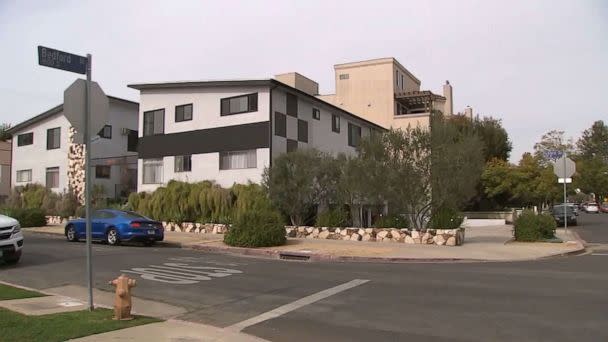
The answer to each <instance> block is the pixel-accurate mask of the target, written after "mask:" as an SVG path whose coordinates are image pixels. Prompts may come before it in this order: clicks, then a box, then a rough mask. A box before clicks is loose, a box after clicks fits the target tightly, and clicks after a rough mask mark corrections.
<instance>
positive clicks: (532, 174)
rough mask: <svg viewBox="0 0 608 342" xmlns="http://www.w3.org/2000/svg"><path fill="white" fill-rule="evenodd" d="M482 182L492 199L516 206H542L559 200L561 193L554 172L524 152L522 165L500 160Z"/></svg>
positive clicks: (490, 168)
mask: <svg viewBox="0 0 608 342" xmlns="http://www.w3.org/2000/svg"><path fill="white" fill-rule="evenodd" d="M482 183H483V185H484V190H485V192H486V194H487V195H488V197H490V198H492V199H498V201H501V202H503V203H511V204H514V205H523V206H534V205H537V206H541V207H542V206H543V205H545V204H550V203H552V202H553V201H555V200H557V199H559V196H560V194H561V188H560V187H559V185H558V184H557V182H556V180H555V175H554V174H553V169H552V168H551V167H549V166H546V165H544V164H543V163H542V161H541V159H540V158H539V157H538V156H533V155H531V154H530V153H524V155H523V156H522V158H521V160H520V162H519V164H518V165H512V164H509V163H508V162H506V161H502V160H496V159H495V160H492V161H490V162H489V163H488V164H486V168H485V170H484V172H483V175H482Z"/></svg>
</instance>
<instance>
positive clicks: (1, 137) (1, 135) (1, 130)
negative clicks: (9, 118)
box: [0, 123, 11, 141]
mask: <svg viewBox="0 0 608 342" xmlns="http://www.w3.org/2000/svg"><path fill="white" fill-rule="evenodd" d="M10 128H11V124H9V123H3V124H0V141H6V140H8V139H10V138H11V135H10V134H9V133H8V130H9V129H10Z"/></svg>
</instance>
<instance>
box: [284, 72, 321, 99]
mask: <svg viewBox="0 0 608 342" xmlns="http://www.w3.org/2000/svg"><path fill="white" fill-rule="evenodd" d="M274 78H275V79H276V80H277V81H279V82H281V83H285V84H287V85H288V86H291V87H294V88H296V89H298V90H301V91H303V92H305V93H307V94H309V95H312V96H316V95H319V84H318V83H317V82H315V81H313V80H311V79H310V78H308V77H306V76H304V75H301V74H298V73H297V72H289V73H286V74H280V75H275V76H274Z"/></svg>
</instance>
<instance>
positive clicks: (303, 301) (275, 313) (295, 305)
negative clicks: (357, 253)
mask: <svg viewBox="0 0 608 342" xmlns="http://www.w3.org/2000/svg"><path fill="white" fill-rule="evenodd" d="M368 281H369V280H366V279H354V280H351V281H349V282H348V283H344V284H341V285H338V286H334V287H332V288H329V289H327V290H323V291H320V292H317V293H314V294H312V295H310V296H307V297H304V298H300V299H298V300H296V301H295V302H291V303H289V304H285V305H283V306H280V307H278V308H276V309H274V310H270V311H268V312H265V313H263V314H261V315H258V316H255V317H252V318H249V319H247V320H244V321H242V322H239V323H236V324H233V325H231V326H229V327H227V328H226V329H227V330H231V331H237V332H238V331H241V330H243V329H245V328H247V327H250V326H252V325H255V324H258V323H261V322H264V321H267V320H269V319H273V318H277V317H279V316H282V315H284V314H286V313H289V312H291V311H294V310H297V309H299V308H301V307H303V306H306V305H309V304H312V303H314V302H317V301H320V300H321V299H325V298H327V297H330V296H333V295H335V294H337V293H340V292H343V291H346V290H348V289H351V288H353V287H356V286H359V285H362V284H365V283H367V282H368Z"/></svg>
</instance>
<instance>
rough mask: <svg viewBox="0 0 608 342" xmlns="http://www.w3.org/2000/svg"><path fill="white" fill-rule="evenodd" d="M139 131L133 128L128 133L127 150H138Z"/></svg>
mask: <svg viewBox="0 0 608 342" xmlns="http://www.w3.org/2000/svg"><path fill="white" fill-rule="evenodd" d="M137 135H138V132H137V131H134V130H132V129H130V130H129V133H128V134H127V152H137V141H138V139H139V138H138V136H137Z"/></svg>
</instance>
